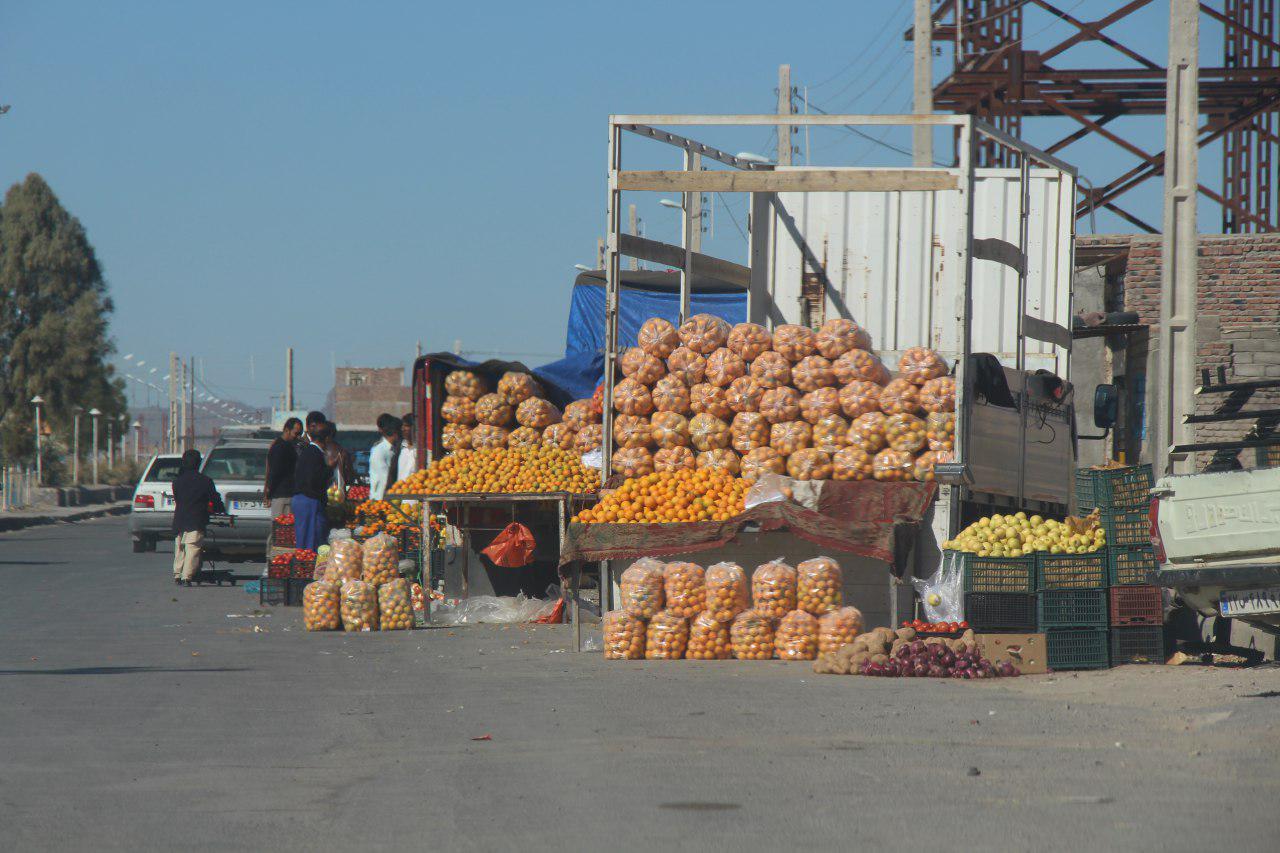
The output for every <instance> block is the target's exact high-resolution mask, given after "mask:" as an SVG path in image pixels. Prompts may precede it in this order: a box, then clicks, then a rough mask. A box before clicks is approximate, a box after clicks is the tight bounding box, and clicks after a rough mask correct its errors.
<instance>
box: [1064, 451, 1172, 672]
mask: <svg viewBox="0 0 1280 853" xmlns="http://www.w3.org/2000/svg"><path fill="white" fill-rule="evenodd" d="M1151 485H1152V477H1151V466H1150V465H1135V466H1130V467H1128V468H1112V469H1106V470H1091V469H1088V468H1081V469H1079V470H1078V471H1076V504H1077V506H1078V510H1077V511H1078V512H1079V513H1080V514H1082V515H1083V514H1086V513H1090V512H1092V511H1093V510H1094V509H1098V510H1100V512H1101V515H1102V523H1103V526H1104V527H1105V528H1106V531H1107V548H1106V555H1107V556H1106V564H1107V580H1106V583H1107V586H1109V587H1110V589H1109V590H1108V591H1107V593H1108V596H1107V625H1108V627H1109V628H1110V629H1111V637H1110V645H1109V649H1110V656H1111V664H1112V665H1113V666H1116V665H1119V664H1124V663H1163V662H1164V627H1163V625H1164V600H1163V597H1162V594H1161V591H1160V587H1158V586H1155V585H1153V584H1152V583H1151V581H1152V579H1153V577H1154V572H1155V569H1156V561H1155V557H1154V555H1153V554H1152V551H1151V533H1150V520H1149V518H1148V503H1149V492H1150V491H1151ZM1049 654H1050V657H1052V654H1053V653H1052V648H1050V652H1049Z"/></svg>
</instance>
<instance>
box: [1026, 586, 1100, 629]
mask: <svg viewBox="0 0 1280 853" xmlns="http://www.w3.org/2000/svg"><path fill="white" fill-rule="evenodd" d="M1108 605H1109V602H1108V599H1107V591H1106V590H1105V589H1046V590H1043V591H1041V592H1040V593H1039V594H1038V595H1037V596H1036V616H1037V618H1038V619H1039V620H1040V627H1041V628H1074V627H1085V626H1090V627H1096V628H1105V627H1107V623H1108V621H1109V616H1110V609H1109V606H1108Z"/></svg>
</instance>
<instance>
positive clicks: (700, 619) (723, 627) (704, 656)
mask: <svg viewBox="0 0 1280 853" xmlns="http://www.w3.org/2000/svg"><path fill="white" fill-rule="evenodd" d="M684 656H685V658H686V659H687V660H729V659H730V658H732V657H733V647H732V646H731V645H730V642H729V624H728V623H727V622H720V621H718V620H716V619H714V618H712V616H711V614H710V613H706V612H703V613H699V614H698V615H697V616H695V617H693V619H692V620H690V622H689V645H688V648H687V649H686V650H685V653H684Z"/></svg>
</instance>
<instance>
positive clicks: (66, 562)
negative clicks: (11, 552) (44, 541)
mask: <svg viewBox="0 0 1280 853" xmlns="http://www.w3.org/2000/svg"><path fill="white" fill-rule="evenodd" d="M67 565H70V561H69V560H0V566H67Z"/></svg>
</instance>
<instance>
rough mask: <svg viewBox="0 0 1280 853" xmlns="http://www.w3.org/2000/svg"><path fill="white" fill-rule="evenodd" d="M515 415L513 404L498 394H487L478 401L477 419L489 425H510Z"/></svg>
mask: <svg viewBox="0 0 1280 853" xmlns="http://www.w3.org/2000/svg"><path fill="white" fill-rule="evenodd" d="M513 415H514V410H513V409H512V408H511V406H510V405H509V404H507V403H505V402H503V399H502V398H501V397H499V396H498V395H497V394H485V395H484V396H483V397H481V398H480V399H479V400H477V401H476V420H477V421H479V422H480V423H482V424H485V425H487V426H496V427H505V426H509V425H510V424H511V419H512V417H513Z"/></svg>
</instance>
